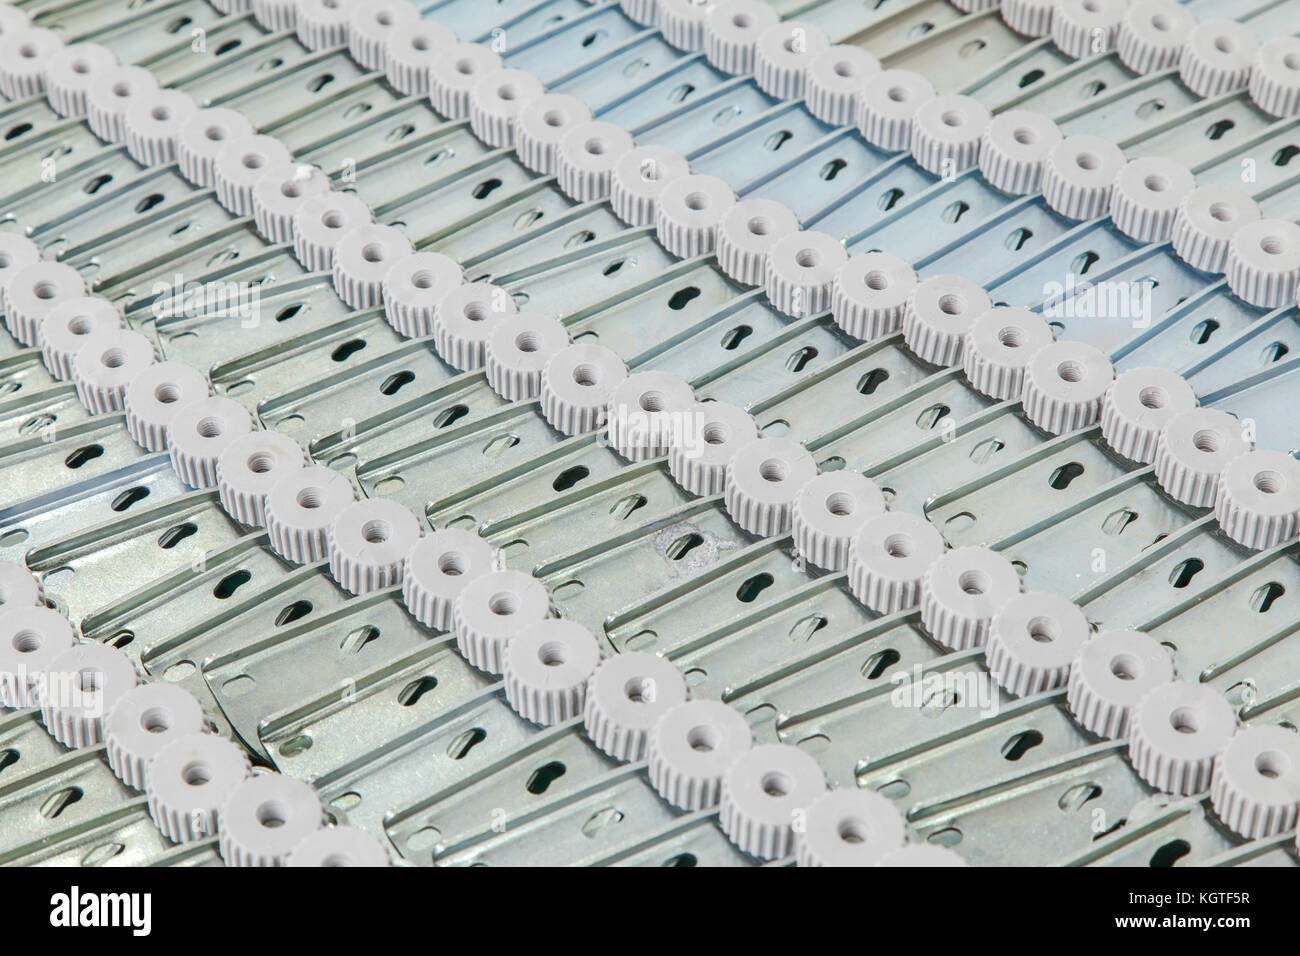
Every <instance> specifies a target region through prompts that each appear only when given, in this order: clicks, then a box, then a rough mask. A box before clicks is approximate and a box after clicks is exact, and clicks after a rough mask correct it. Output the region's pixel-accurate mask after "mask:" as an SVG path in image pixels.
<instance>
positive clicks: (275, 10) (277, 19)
mask: <svg viewBox="0 0 1300 956" xmlns="http://www.w3.org/2000/svg"><path fill="white" fill-rule="evenodd" d="M253 17H254V18H255V19H256V20H257V22H258V23H260V24H261V25H262V26H264V27H266V29H267V31H268V32H270V33H280V32H282V31H284V30H293V29H294V28H295V27H297V26H298V3H297V0H253Z"/></svg>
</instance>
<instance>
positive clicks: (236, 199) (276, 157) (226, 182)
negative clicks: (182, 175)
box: [212, 134, 293, 216]
mask: <svg viewBox="0 0 1300 956" xmlns="http://www.w3.org/2000/svg"><path fill="white" fill-rule="evenodd" d="M291 162H293V156H292V155H290V153H289V148H288V147H287V146H285V145H284V144H283V143H281V142H280V141H279V140H278V139H276V138H275V137H274V136H263V135H259V134H254V135H252V136H241V137H239V138H238V139H232V140H229V141H227V142H226V144H225V145H224V146H222V147H221V149H220V150H219V151H218V152H217V157H216V159H215V160H214V161H213V163H212V178H213V180H214V182H215V185H216V187H217V199H218V200H219V201H220V203H221V205H222V206H224V207H225V208H226V209H228V210H229V211H230V212H232V213H234V214H235V215H236V216H251V215H252V214H253V187H254V186H256V185H257V181H258V180H259V179H261V178H262V177H263V176H264V175H265V174H266V170H268V169H273V168H279V167H281V166H284V165H286V164H288V163H291Z"/></svg>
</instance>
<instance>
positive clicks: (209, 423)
mask: <svg viewBox="0 0 1300 956" xmlns="http://www.w3.org/2000/svg"><path fill="white" fill-rule="evenodd" d="M225 430H226V426H225V423H224V422H222V420H221V419H220V418H215V417H214V418H200V419H199V423H198V424H197V425H195V426H194V431H195V432H196V433H197V434H198V436H199V437H200V438H220V437H221V433H222V432H224V431H225Z"/></svg>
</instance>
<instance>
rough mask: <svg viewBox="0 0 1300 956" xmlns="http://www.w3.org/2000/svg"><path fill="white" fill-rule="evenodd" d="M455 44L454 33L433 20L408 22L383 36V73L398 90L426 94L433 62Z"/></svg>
mask: <svg viewBox="0 0 1300 956" xmlns="http://www.w3.org/2000/svg"><path fill="white" fill-rule="evenodd" d="M455 46H456V34H455V32H454V31H453V30H452V29H451V28H450V27H448V26H446V25H445V24H442V23H438V22H437V21H435V20H420V21H419V22H417V23H408V24H406V25H405V26H403V28H402V29H401V30H398V31H396V32H394V33H390V34H389V35H388V37H387V38H386V39H385V40H384V64H383V70H384V75H385V76H387V77H388V82H389V83H391V84H392V85H393V88H394V89H395V90H397V91H398V92H399V93H403V94H405V95H407V96H428V95H429V90H430V85H429V73H430V71H431V70H432V69H433V66H434V64H435V63H436V62H437V61H438V60H440V59H442V58H443V57H444V56H446V51H448V50H450V49H452V48H454V47H455Z"/></svg>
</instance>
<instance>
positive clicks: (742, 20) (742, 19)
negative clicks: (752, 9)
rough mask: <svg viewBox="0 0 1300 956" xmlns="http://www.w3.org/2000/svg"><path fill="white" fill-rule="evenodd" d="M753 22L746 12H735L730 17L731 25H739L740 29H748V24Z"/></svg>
mask: <svg viewBox="0 0 1300 956" xmlns="http://www.w3.org/2000/svg"><path fill="white" fill-rule="evenodd" d="M753 22H754V21H753V20H752V19H750V16H749V14H748V13H737V14H735V15H734V16H733V17H732V18H731V25H732V26H735V27H740V29H742V30H745V29H748V27H749V25H750V24H751V23H753Z"/></svg>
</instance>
